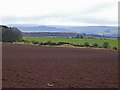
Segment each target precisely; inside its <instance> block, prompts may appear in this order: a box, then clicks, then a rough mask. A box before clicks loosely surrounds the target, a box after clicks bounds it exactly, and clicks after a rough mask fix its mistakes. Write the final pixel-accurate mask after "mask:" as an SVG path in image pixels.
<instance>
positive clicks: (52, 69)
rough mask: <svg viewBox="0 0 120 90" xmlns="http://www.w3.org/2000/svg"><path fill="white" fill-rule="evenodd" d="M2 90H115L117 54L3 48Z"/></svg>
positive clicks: (70, 50) (109, 52) (82, 49)
mask: <svg viewBox="0 0 120 90" xmlns="http://www.w3.org/2000/svg"><path fill="white" fill-rule="evenodd" d="M2 54H3V55H2V56H3V61H2V63H3V66H2V67H3V79H2V82H3V88H117V87H118V52H117V51H112V50H102V49H101V50H97V49H87V48H63V47H39V46H30V45H17V44H3V53H2Z"/></svg>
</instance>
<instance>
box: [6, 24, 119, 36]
mask: <svg viewBox="0 0 120 90" xmlns="http://www.w3.org/2000/svg"><path fill="white" fill-rule="evenodd" d="M8 26H11V27H17V28H18V29H20V30H21V31H22V32H69V33H71V32H72V33H86V34H98V35H106V36H113V37H117V36H118V28H117V26H37V25H8Z"/></svg>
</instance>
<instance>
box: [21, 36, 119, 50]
mask: <svg viewBox="0 0 120 90" xmlns="http://www.w3.org/2000/svg"><path fill="white" fill-rule="evenodd" d="M23 39H24V40H27V41H33V40H35V41H38V42H47V41H49V40H50V41H52V42H56V43H58V42H68V43H72V44H84V42H89V43H90V45H92V44H94V43H97V44H99V45H100V46H102V44H103V43H104V42H108V43H109V45H110V47H111V48H113V47H114V46H115V47H117V48H118V40H103V39H77V38H43V37H23Z"/></svg>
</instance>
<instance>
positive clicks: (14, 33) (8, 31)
mask: <svg viewBox="0 0 120 90" xmlns="http://www.w3.org/2000/svg"><path fill="white" fill-rule="evenodd" d="M0 32H1V33H2V34H1V35H2V41H3V42H14V41H18V40H20V39H22V33H21V31H20V30H19V29H17V28H11V27H7V26H3V25H1V26H0Z"/></svg>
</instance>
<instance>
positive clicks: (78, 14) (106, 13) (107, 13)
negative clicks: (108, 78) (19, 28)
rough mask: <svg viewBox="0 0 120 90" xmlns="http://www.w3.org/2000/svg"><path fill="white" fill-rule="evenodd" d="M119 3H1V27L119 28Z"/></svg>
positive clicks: (47, 0)
mask: <svg viewBox="0 0 120 90" xmlns="http://www.w3.org/2000/svg"><path fill="white" fill-rule="evenodd" d="M118 1H119V0H0V24H4V25H6V24H38V25H69V26H70V25H72V26H83V25H84V26H89V25H98V26H99V25H100V26H101V25H104V26H105V25H107V26H110V25H117V23H118Z"/></svg>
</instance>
